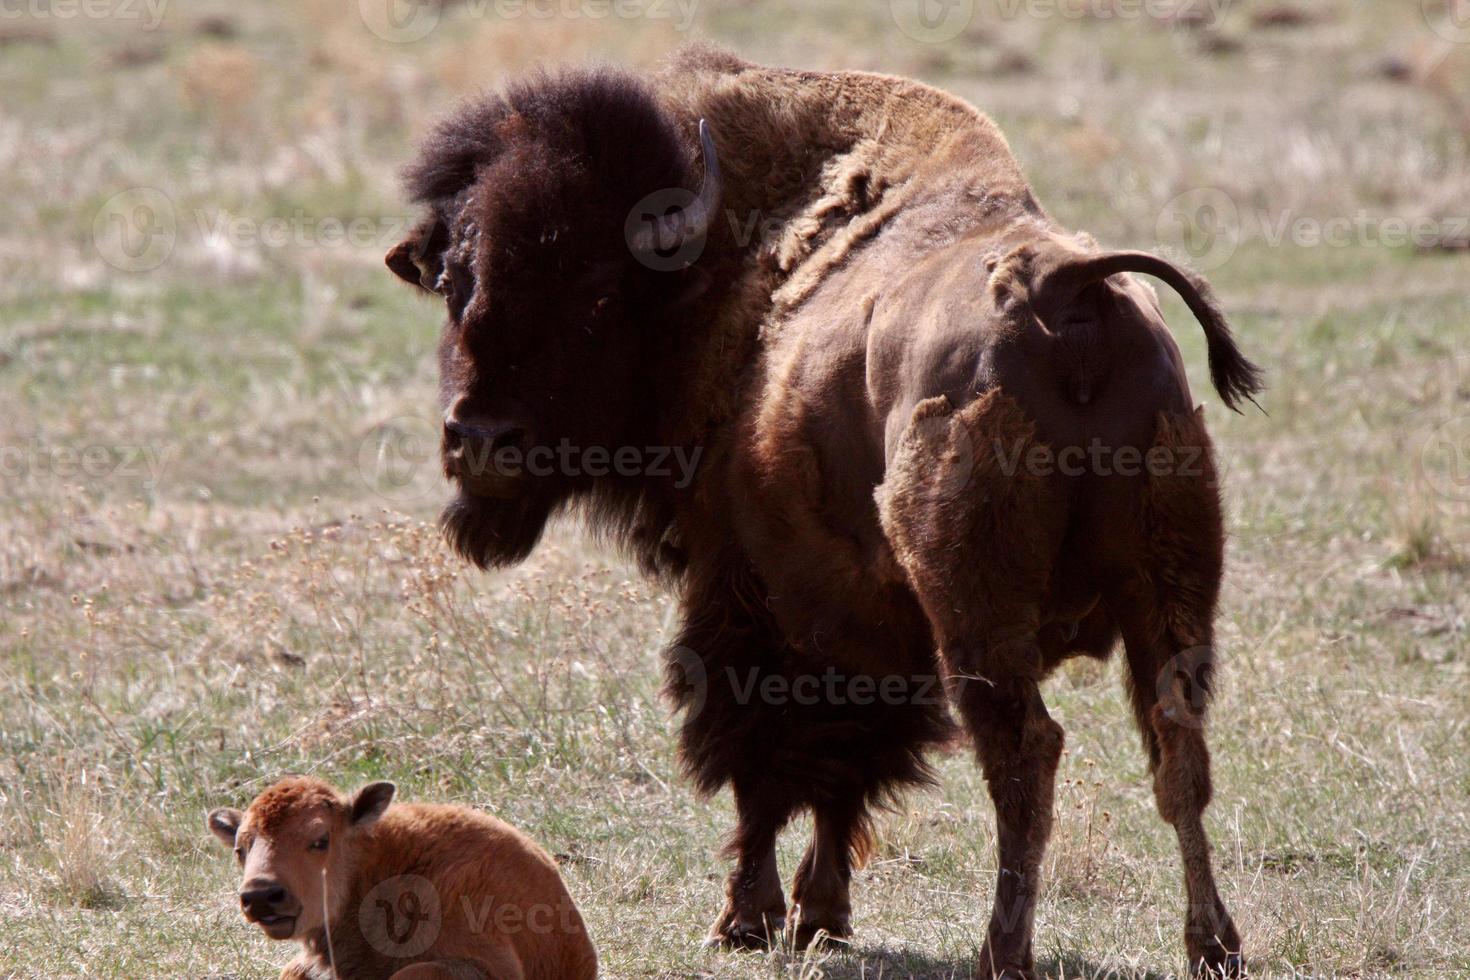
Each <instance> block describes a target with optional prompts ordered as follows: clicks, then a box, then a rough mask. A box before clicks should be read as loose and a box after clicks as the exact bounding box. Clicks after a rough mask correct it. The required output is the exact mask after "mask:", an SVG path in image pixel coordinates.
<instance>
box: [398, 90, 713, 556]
mask: <svg viewBox="0 0 1470 980" xmlns="http://www.w3.org/2000/svg"><path fill="white" fill-rule="evenodd" d="M690 135H691V134H688V133H685V132H682V131H681V129H680V127H679V126H678V125H677V124H676V123H675V122H674V120H673V118H672V117H671V116H670V115H669V114H668V113H667V112H666V111H665V110H664V109H663V108H661V107H660V106H659V104H658V103H657V101H656V100H655V99H654V98H653V96H652V94H651V93H650V92H649V91H648V90H647V89H646V88H645V87H644V86H643V85H642V84H641V83H639V82H637V81H636V80H634V79H632V78H630V77H627V76H623V75H619V74H612V73H605V72H593V73H579V74H571V75H567V76H562V77H559V78H547V77H542V78H538V79H536V80H534V81H532V82H530V83H527V84H524V85H522V86H519V87H517V88H514V89H512V90H511V91H510V92H509V93H507V94H506V95H505V96H504V97H501V98H496V99H492V100H490V101H488V102H485V103H481V104H478V105H475V106H472V107H470V108H468V109H466V110H464V111H462V112H461V113H460V114H459V115H457V116H455V117H454V118H452V119H450V120H449V121H448V122H446V123H445V124H443V125H441V126H440V127H439V129H438V130H437V131H435V132H434V134H433V135H431V137H430V138H429V139H428V141H427V142H426V144H425V146H424V148H423V150H422V153H421V155H420V158H419V160H418V162H417V163H416V164H414V165H413V166H412V167H411V168H410V169H409V171H408V175H407V176H408V184H409V189H410V192H411V194H412V196H413V198H414V199H415V200H416V201H418V202H420V203H422V204H424V205H426V206H427V209H428V215H427V217H425V219H424V220H423V221H422V222H421V223H420V224H419V225H418V227H417V228H416V229H415V231H414V232H413V234H412V235H410V236H409V238H408V239H407V240H405V241H404V242H402V243H401V244H399V245H398V246H397V247H395V248H394V249H393V250H392V251H391V252H390V253H389V255H388V257H387V262H388V266H389V268H391V269H392V270H393V271H394V272H395V273H397V274H398V275H399V276H400V277H402V278H403V279H405V280H407V281H408V282H410V283H413V284H414V285H417V286H419V287H421V288H422V289H424V290H427V291H429V292H433V293H437V294H439V295H440V296H442V297H443V300H444V303H445V308H446V317H445V321H444V327H443V333H442V336H441V338H440V342H439V365H440V408H441V410H442V413H443V416H442V417H443V436H442V444H441V456H442V460H443V466H444V472H445V475H446V476H447V477H448V478H449V479H450V480H451V481H452V482H453V484H454V485H455V488H456V496H455V498H454V499H453V500H452V501H451V503H450V504H449V505H448V507H447V508H446V509H445V512H444V517H443V524H444V528H445V531H446V534H447V536H448V538H449V540H450V542H451V544H452V545H453V546H454V547H455V548H456V549H457V550H458V551H459V552H460V553H461V554H462V555H464V556H465V557H466V558H468V559H469V560H471V561H474V562H475V563H477V564H479V565H481V566H485V565H491V564H505V563H510V562H514V561H518V560H519V559H521V558H523V557H525V555H526V554H528V553H529V552H530V550H531V548H532V547H534V545H535V543H536V541H537V539H538V538H539V537H540V534H541V531H542V529H543V528H544V526H545V524H546V521H547V519H548V518H549V517H550V516H551V515H552V514H553V513H554V512H555V511H556V510H557V509H558V508H560V507H562V506H563V505H565V504H566V503H568V502H569V501H572V500H575V499H577V498H578V497H579V496H581V495H586V494H589V493H591V492H592V491H593V490H594V489H595V488H596V484H597V483H598V481H599V480H617V479H629V478H630V477H629V474H626V473H623V474H609V473H606V472H604V473H601V474H599V475H596V476H594V475H590V474H589V470H590V469H591V467H587V466H584V465H581V462H580V461H581V460H582V459H583V458H584V457H585V456H587V455H588V454H590V453H596V454H597V456H598V458H601V459H606V458H609V456H611V455H612V454H615V453H617V452H618V450H620V449H623V448H625V447H629V446H644V445H646V444H647V443H646V442H645V441H644V440H646V439H647V438H649V433H651V432H652V431H653V426H654V425H655V423H656V419H657V414H658V407H657V404H656V401H655V397H654V396H655V393H656V389H657V387H658V386H659V384H660V381H661V379H660V378H659V377H657V376H656V375H657V373H658V371H659V370H660V367H659V365H660V364H661V359H660V353H661V351H663V350H664V349H665V348H666V347H667V341H668V336H669V332H670V330H671V329H672V328H671V319H672V317H671V313H672V311H673V310H674V309H675V308H676V307H677V306H679V305H680V304H681V303H683V302H686V301H688V300H689V299H690V298H692V297H693V296H694V295H696V294H698V293H699V292H700V291H702V288H703V284H704V282H706V281H707V277H705V276H703V275H702V274H700V273H699V272H698V271H697V270H692V269H691V268H690V265H691V263H692V259H693V258H694V257H696V256H697V252H698V250H699V244H700V243H701V242H702V241H703V237H704V235H705V232H706V231H707V230H708V227H709V222H710V217H711V215H712V214H713V213H714V209H715V206H716V204H717V201H718V197H719V193H720V178H719V168H718V162H717V159H716V155H715V148H714V143H713V140H712V138H711V136H710V133H709V130H708V127H706V126H705V125H704V124H703V123H701V124H700V132H699V135H700V138H701V140H700V141H701V144H702V147H701V149H702V153H701V155H702V157H703V162H702V165H700V166H696V163H695V154H694V152H693V145H692V143H693V141H692V140H691V139H689V136H690ZM701 170H702V171H703V177H702V180H700V178H699V177H698V174H699V172H700V171H701ZM696 180H700V182H699V183H698V186H699V188H700V190H699V192H698V193H697V194H695V193H694V192H692V191H691V190H688V189H687V188H689V187H692V186H695V182H696Z"/></svg>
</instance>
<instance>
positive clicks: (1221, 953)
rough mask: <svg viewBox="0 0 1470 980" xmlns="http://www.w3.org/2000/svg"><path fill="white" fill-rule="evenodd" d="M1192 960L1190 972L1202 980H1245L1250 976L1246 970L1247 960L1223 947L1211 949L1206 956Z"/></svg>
mask: <svg viewBox="0 0 1470 980" xmlns="http://www.w3.org/2000/svg"><path fill="white" fill-rule="evenodd" d="M1191 959H1192V960H1193V962H1192V963H1191V964H1190V966H1191V970H1190V972H1191V973H1192V974H1193V975H1194V976H1195V977H1198V978H1200V980H1221V978H1224V980H1243V978H1245V977H1247V976H1249V975H1250V974H1249V973H1248V972H1247V971H1246V968H1245V959H1244V958H1243V957H1242V956H1241V955H1240V954H1239V953H1231V952H1228V951H1227V950H1225V949H1224V947H1221V946H1213V947H1209V948H1207V949H1206V950H1205V952H1204V955H1202V956H1200V957H1198V958H1194V957H1191Z"/></svg>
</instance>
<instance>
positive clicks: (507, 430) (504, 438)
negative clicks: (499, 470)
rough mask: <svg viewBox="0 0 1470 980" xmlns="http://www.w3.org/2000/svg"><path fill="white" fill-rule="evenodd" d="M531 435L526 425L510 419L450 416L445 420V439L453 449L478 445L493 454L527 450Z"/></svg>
mask: <svg viewBox="0 0 1470 980" xmlns="http://www.w3.org/2000/svg"><path fill="white" fill-rule="evenodd" d="M529 436H530V433H529V431H528V430H527V429H526V427H525V426H524V425H522V424H521V423H520V422H516V421H513V420H509V419H503V420H502V419H495V420H490V419H484V420H482V419H475V420H473V421H470V420H466V419H462V418H459V417H457V416H455V415H448V416H446V417H445V419H444V439H445V441H446V442H448V443H449V445H450V446H451V447H456V446H460V445H463V444H465V443H476V444H478V445H479V446H481V447H483V448H487V449H489V450H490V452H492V453H496V452H499V451H500V450H502V449H509V448H511V447H515V448H517V449H523V448H525V445H526V443H527V442H528V441H529Z"/></svg>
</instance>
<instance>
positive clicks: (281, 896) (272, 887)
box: [240, 882, 286, 916]
mask: <svg viewBox="0 0 1470 980" xmlns="http://www.w3.org/2000/svg"><path fill="white" fill-rule="evenodd" d="M285 901H286V889H284V888H282V887H281V886H280V885H277V884H275V883H274V882H270V883H266V884H261V885H255V886H253V887H250V888H245V889H242V890H241V892H240V908H241V909H243V910H244V911H245V914H247V915H255V916H260V915H268V914H270V913H271V912H272V911H273V910H274V909H276V908H277V907H278V906H280V905H281V904H283V903H284V902H285Z"/></svg>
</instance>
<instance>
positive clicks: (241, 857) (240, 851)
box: [235, 847, 245, 864]
mask: <svg viewBox="0 0 1470 980" xmlns="http://www.w3.org/2000/svg"><path fill="white" fill-rule="evenodd" d="M235 860H236V861H239V862H240V863H241V864H244V863H245V848H243V847H237V848H235Z"/></svg>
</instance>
